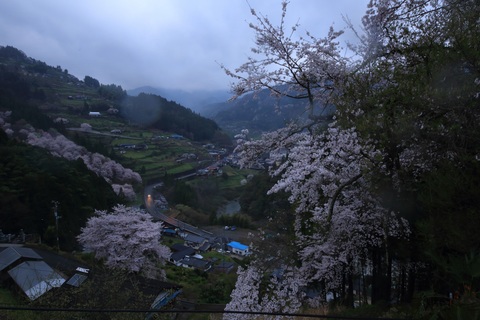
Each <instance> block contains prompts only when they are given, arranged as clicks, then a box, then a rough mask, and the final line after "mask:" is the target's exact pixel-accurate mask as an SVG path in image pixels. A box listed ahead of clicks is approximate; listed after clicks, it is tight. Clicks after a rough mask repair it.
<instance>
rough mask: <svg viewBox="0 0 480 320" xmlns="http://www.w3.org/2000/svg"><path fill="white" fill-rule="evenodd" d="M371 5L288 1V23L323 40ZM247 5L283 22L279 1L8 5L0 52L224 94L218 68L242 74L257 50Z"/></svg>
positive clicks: (78, 70)
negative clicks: (237, 69)
mask: <svg viewBox="0 0 480 320" xmlns="http://www.w3.org/2000/svg"><path fill="white" fill-rule="evenodd" d="M366 3H367V0H335V1H327V0H321V1H319V0H291V1H290V4H289V6H288V8H289V9H288V12H287V22H288V24H289V25H292V24H294V23H296V22H297V21H299V23H300V24H301V28H300V30H299V31H300V32H303V31H304V30H309V31H311V32H312V33H313V34H315V35H317V36H319V37H320V36H322V35H324V34H325V33H326V32H327V30H328V28H329V26H330V25H332V23H335V24H334V26H335V27H336V28H337V29H342V28H344V27H345V24H344V22H343V21H342V14H343V15H348V16H349V17H350V18H351V19H352V21H353V22H354V23H355V24H356V25H360V18H361V16H362V15H363V13H364V12H365V9H366ZM249 4H250V5H251V6H252V7H253V8H254V9H255V10H256V11H257V12H261V13H262V14H263V15H265V16H268V17H269V18H270V19H271V20H272V21H278V20H279V17H280V12H281V4H280V0H278V1H264V0H249V1H248V2H247V1H245V0H228V1H224V0H198V1H193V0H142V1H136V2H133V1H130V0H104V1H98V0H83V1H61V0H22V1H16V0H5V1H1V2H0V30H2V32H0V45H3V46H5V45H11V46H14V47H16V48H18V49H20V50H22V51H24V52H25V53H26V54H27V55H29V56H31V57H33V58H35V59H38V60H42V61H45V62H46V63H47V64H50V65H53V66H57V65H60V66H62V68H64V69H68V71H69V72H70V73H71V74H73V75H75V76H77V77H78V78H80V79H83V77H84V76H85V75H89V76H92V77H94V78H96V79H98V80H99V81H100V82H101V83H104V84H111V83H114V84H116V85H121V86H122V87H123V88H124V89H132V88H136V87H139V86H143V85H151V86H157V87H165V88H176V89H185V90H195V89H224V88H228V85H229V83H230V82H231V79H230V78H228V77H227V76H226V75H224V73H223V72H222V70H221V69H220V67H219V65H218V63H222V64H224V65H226V66H227V67H229V68H235V67H237V66H239V65H240V64H241V63H243V62H244V61H245V60H246V57H247V56H248V55H249V54H250V48H251V47H252V45H253V40H254V37H255V36H254V33H253V32H252V30H251V29H250V28H249V27H248V23H249V22H252V21H253V20H252V16H251V15H250V8H249ZM348 37H349V35H348V34H347V36H346V38H348ZM350 37H351V35H350Z"/></svg>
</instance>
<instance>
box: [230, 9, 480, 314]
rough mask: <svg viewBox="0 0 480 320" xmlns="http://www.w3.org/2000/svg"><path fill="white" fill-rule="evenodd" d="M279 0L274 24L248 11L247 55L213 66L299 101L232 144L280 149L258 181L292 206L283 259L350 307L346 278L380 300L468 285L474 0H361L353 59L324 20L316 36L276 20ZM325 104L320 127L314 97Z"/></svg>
mask: <svg viewBox="0 0 480 320" xmlns="http://www.w3.org/2000/svg"><path fill="white" fill-rule="evenodd" d="M287 5H288V3H287V2H283V14H282V19H281V20H280V24H279V26H275V25H273V24H272V23H271V21H270V20H269V19H267V18H266V17H264V16H262V15H261V14H258V13H256V12H255V10H253V9H252V15H253V17H254V20H255V21H256V22H255V23H252V24H251V27H252V29H253V31H254V32H255V34H256V42H255V45H256V46H255V48H253V50H252V52H253V54H254V56H253V57H250V58H249V59H248V61H247V62H246V63H245V64H243V65H241V66H240V67H239V68H237V69H236V70H233V71H232V70H229V69H226V68H225V70H226V72H227V74H229V75H231V76H232V77H234V78H235V79H237V80H238V81H237V82H236V83H235V84H234V86H233V90H234V91H235V92H236V93H237V95H241V94H243V93H245V92H248V91H257V90H260V89H262V88H268V89H270V90H271V91H272V92H273V94H275V95H285V96H292V94H293V93H294V94H295V97H296V98H304V99H305V100H306V106H307V108H308V109H309V110H310V117H309V119H308V120H306V121H303V122H296V123H291V124H290V125H288V126H286V127H285V128H283V129H280V130H277V131H275V132H272V133H268V134H265V135H263V137H262V139H260V140H253V141H242V143H241V144H240V145H239V147H238V151H239V152H240V154H241V155H242V158H243V164H244V165H249V164H250V163H254V162H255V161H257V159H258V158H259V157H260V156H263V155H264V154H266V153H267V154H268V153H270V152H272V151H275V150H282V149H283V150H287V156H286V157H285V156H284V155H282V157H279V158H277V159H274V160H276V161H277V162H278V163H280V164H279V165H278V166H272V167H271V168H270V174H271V175H273V176H276V177H277V178H278V180H277V182H276V183H275V184H274V186H273V187H272V188H271V189H270V191H269V192H270V193H276V192H279V191H285V192H287V193H288V194H289V200H290V202H291V203H292V204H293V205H294V206H295V208H296V213H295V223H294V228H295V241H294V243H292V246H294V247H295V248H296V249H297V250H293V252H296V253H297V255H296V256H295V257H293V261H296V262H295V265H290V267H294V266H295V267H297V264H299V270H301V274H303V275H304V277H303V278H302V279H300V280H302V281H304V282H303V285H305V286H307V287H313V288H316V289H318V290H320V291H321V292H323V293H322V294H321V295H320V296H319V299H320V300H322V299H325V297H326V293H327V292H331V293H333V296H334V297H335V298H336V300H338V301H341V302H343V303H345V304H346V305H349V306H353V299H354V297H353V294H354V292H353V284H354V283H355V282H357V283H361V286H362V287H363V289H362V288H360V292H363V294H362V295H361V296H360V298H359V299H360V300H361V302H362V303H366V301H367V295H366V292H367V291H370V294H369V295H368V300H369V301H371V302H372V303H378V302H380V301H381V300H384V301H386V302H387V303H391V302H409V301H412V299H413V295H414V294H415V293H417V292H419V291H422V290H428V289H433V290H434V291H435V292H436V293H439V294H442V295H444V296H445V297H446V296H448V292H452V291H455V290H458V291H459V292H464V294H468V292H467V291H469V290H478V289H479V287H480V282H479V281H480V278H479V277H478V274H477V273H475V272H472V271H471V266H472V264H474V263H476V261H479V259H480V255H479V249H480V241H479V240H478V237H475V236H473V233H474V232H475V229H476V227H475V226H476V225H477V224H476V223H475V222H476V221H477V219H478V218H475V217H478V216H480V215H479V212H478V210H479V209H478V208H479V207H478V204H477V199H478V196H477V195H478V192H480V191H479V188H478V186H479V181H480V180H479V178H478V177H479V176H478V175H476V174H474V173H475V172H477V170H478V167H479V160H480V155H479V153H478V150H479V147H480V139H479V133H478V126H477V124H478V120H479V117H480V113H479V110H478V103H479V99H480V88H479V86H480V68H479V63H480V53H479V52H480V51H479V50H478V49H479V47H480V36H479V35H480V32H479V31H480V29H479V28H480V27H479V24H478V21H479V19H480V7H479V6H478V3H477V1H473V0H472V1H469V0H467V1H455V0H444V1H427V0H425V1H418V0H407V1H400V0H387V1H380V0H378V1H377V0H372V1H370V4H369V6H368V8H367V11H366V14H365V16H364V18H363V32H359V31H357V30H354V31H355V32H356V34H357V35H358V42H357V43H356V44H355V45H350V46H349V49H350V50H351V52H352V53H353V58H347V57H345V56H344V55H343V54H342V53H341V52H342V51H341V50H342V49H341V48H340V45H339V37H340V36H341V34H342V32H337V31H335V30H334V29H333V28H331V29H330V31H329V32H328V34H327V35H326V36H325V37H323V38H317V37H315V36H313V35H311V34H310V33H308V32H307V34H306V35H305V36H304V35H298V34H297V30H298V25H295V26H293V27H292V29H291V30H289V29H288V28H287V26H285V25H284V17H285V15H286V12H287ZM347 23H348V20H347ZM350 27H352V26H351V25H350ZM279 88H283V90H279ZM330 103H331V104H333V105H335V107H336V110H337V111H336V113H335V116H334V120H333V121H332V122H331V123H329V124H328V126H327V125H326V124H325V122H324V119H322V118H321V117H319V115H321V110H320V111H319V110H318V107H319V106H324V105H328V104H330ZM319 112H320V113H319ZM272 156H273V153H272V154H271V157H272ZM459 177H463V178H459ZM460 180H461V181H463V183H461V182H460ZM447 181H450V182H451V183H449V182H447ZM447 184H448V186H447ZM465 188H468V190H465ZM468 221H470V223H469V222H468ZM472 222H473V224H472ZM459 230H463V234H462V236H461V237H459V236H458V233H459V232H460V231H459ZM261 254H263V255H264V254H268V252H263V253H261ZM462 259H463V260H462ZM285 260H286V264H287V265H288V263H287V262H288V261H287V260H288V259H285ZM461 261H463V262H461ZM267 269H268V268H267ZM468 270H470V271H468ZM247 274H248V273H247ZM243 275H245V274H243ZM300 280H299V281H300ZM247 284H248V282H247V281H244V283H243V284H242V283H237V286H244V285H247ZM464 285H467V286H468V288H470V289H468V290H465V291H463V287H464ZM232 298H233V302H232V307H234V305H235V301H236V300H235V299H236V297H235V296H232ZM260 299H261V298H260ZM357 299H358V298H357ZM237 303H241V302H240V301H237Z"/></svg>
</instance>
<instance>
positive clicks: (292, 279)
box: [224, 264, 303, 320]
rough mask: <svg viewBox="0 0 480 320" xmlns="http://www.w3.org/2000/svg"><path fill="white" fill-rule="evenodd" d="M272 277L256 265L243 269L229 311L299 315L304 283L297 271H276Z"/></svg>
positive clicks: (240, 316)
mask: <svg viewBox="0 0 480 320" xmlns="http://www.w3.org/2000/svg"><path fill="white" fill-rule="evenodd" d="M276 271H277V272H276V273H272V272H270V273H269V274H268V273H267V274H266V272H265V270H262V268H260V267H259V266H257V265H255V264H251V265H249V266H248V267H247V268H245V269H243V268H239V269H238V271H237V275H238V278H237V279H238V280H237V283H236V285H235V288H234V289H233V291H232V294H231V298H232V300H231V301H230V303H228V304H227V306H226V307H225V310H226V311H248V312H266V313H279V312H280V313H292V314H293V313H296V312H298V311H299V309H300V307H301V305H302V303H301V300H302V297H303V293H302V292H301V290H300V289H301V286H302V284H303V282H302V279H301V277H299V270H297V269H294V268H293V269H290V268H286V269H282V270H276ZM251 318H252V315H251V314H248V315H245V314H241V313H238V314H237V313H227V314H225V315H224V319H229V320H230V319H231V320H237V319H251ZM262 319H284V317H283V316H262Z"/></svg>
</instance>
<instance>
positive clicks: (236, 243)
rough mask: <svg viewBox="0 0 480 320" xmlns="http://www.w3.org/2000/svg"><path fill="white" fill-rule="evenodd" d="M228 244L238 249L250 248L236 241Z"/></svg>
mask: <svg viewBox="0 0 480 320" xmlns="http://www.w3.org/2000/svg"><path fill="white" fill-rule="evenodd" d="M227 246H229V247H232V248H235V249H238V250H248V246H246V245H244V244H241V243H240V242H236V241H232V242H229V243H228V244H227Z"/></svg>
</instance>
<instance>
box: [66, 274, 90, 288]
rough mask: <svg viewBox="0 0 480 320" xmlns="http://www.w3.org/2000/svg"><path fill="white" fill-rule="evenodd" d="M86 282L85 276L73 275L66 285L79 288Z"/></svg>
mask: <svg viewBox="0 0 480 320" xmlns="http://www.w3.org/2000/svg"><path fill="white" fill-rule="evenodd" d="M85 280H87V276H86V275H84V274H80V273H75V274H74V275H73V276H72V277H71V278H70V279H69V280H68V281H67V284H69V285H71V286H74V287H80V285H81V284H82V283H83V282H84V281H85Z"/></svg>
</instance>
